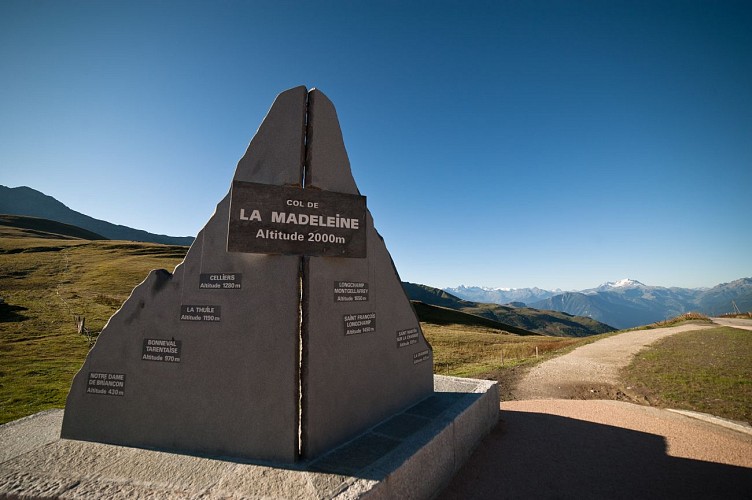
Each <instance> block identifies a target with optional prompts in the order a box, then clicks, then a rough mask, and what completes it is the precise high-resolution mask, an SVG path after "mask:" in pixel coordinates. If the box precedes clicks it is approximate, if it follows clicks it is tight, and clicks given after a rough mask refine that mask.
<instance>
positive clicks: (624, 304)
mask: <svg viewBox="0 0 752 500" xmlns="http://www.w3.org/2000/svg"><path fill="white" fill-rule="evenodd" d="M446 290H448V291H450V292H455V293H457V292H459V293H458V296H459V297H460V298H463V299H469V300H472V299H475V298H477V297H479V295H480V297H481V298H482V297H484V296H483V295H482V294H480V293H479V292H478V290H481V289H480V287H466V286H461V287H457V288H447V289H446ZM468 290H470V291H472V292H473V293H467V292H466V291H468ZM495 290H499V289H495ZM516 290H517V291H521V290H522V291H525V293H528V294H531V292H530V291H531V290H541V289H537V288H536V289H530V288H525V289H516ZM543 292H552V291H550V290H543ZM463 293H465V296H463ZM496 295H497V296H498V293H496ZM538 295H539V296H542V295H545V294H543V293H538ZM492 296H493V295H491V296H489V295H486V296H485V297H486V298H490V297H492ZM531 296H533V295H532V294H531ZM503 298H504V299H513V300H508V301H507V303H509V302H523V303H525V305H526V306H529V307H532V308H535V309H546V310H553V311H560V312H565V313H568V314H573V315H576V316H585V317H590V318H593V319H595V320H597V321H600V322H602V323H606V324H609V325H612V326H614V327H617V328H632V327H636V326H640V325H646V324H649V323H654V322H656V321H662V320H665V319H667V318H670V317H674V316H678V315H680V314H684V313H687V312H700V313H702V314H707V315H709V316H715V315H719V314H724V313H728V312H732V301H734V303H735V304H736V305H737V306H738V307H739V308H740V309H741V310H744V311H748V310H752V278H740V279H737V280H734V281H731V282H729V283H720V284H718V285H716V286H714V287H711V288H705V287H703V288H682V287H663V286H653V285H646V284H644V283H642V282H640V281H638V280H635V279H631V278H625V279H621V280H617V281H609V282H606V283H602V284H601V285H599V286H597V287H594V288H588V289H584V290H576V291H567V292H561V293H551V294H550V295H548V296H545V297H543V298H539V299H538V300H530V301H527V302H526V301H524V300H522V301H520V300H518V299H514V298H513V296H508V295H507V296H503ZM494 303H497V304H503V303H504V302H500V301H498V300H497V301H496V302H494ZM515 305H519V304H515Z"/></svg>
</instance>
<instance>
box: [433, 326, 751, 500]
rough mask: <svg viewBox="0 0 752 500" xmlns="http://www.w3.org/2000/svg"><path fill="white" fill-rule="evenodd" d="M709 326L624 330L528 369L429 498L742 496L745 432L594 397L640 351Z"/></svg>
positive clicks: (747, 465) (747, 457)
mask: <svg viewBox="0 0 752 500" xmlns="http://www.w3.org/2000/svg"><path fill="white" fill-rule="evenodd" d="M712 326H713V325H696V324H694V325H683V326H679V327H672V328H663V329H656V330H640V331H634V332H627V333H623V334H619V335H616V336H613V337H609V338H606V339H603V340H599V341H597V342H594V343H592V344H588V345H586V346H583V347H580V348H578V349H575V350H574V351H572V352H571V353H569V354H566V355H564V356H561V357H559V358H554V359H551V360H549V361H546V362H544V363H541V364H540V365H538V366H537V367H535V368H533V369H532V370H530V371H529V372H528V373H527V374H526V375H525V376H524V377H523V378H522V379H521V380H520V381H519V383H518V384H517V386H516V387H515V388H514V389H513V395H514V397H515V399H517V400H518V401H503V402H502V403H501V414H500V415H501V420H500V422H499V425H498V426H497V427H496V429H495V430H494V431H493V432H492V433H491V434H490V435H489V436H487V437H486V438H485V439H484V440H483V442H482V443H481V445H480V446H479V448H478V449H477V450H476V452H475V453H474V454H473V456H472V457H471V458H470V460H469V461H468V462H467V463H466V464H465V466H464V467H463V468H462V469H461V470H460V472H459V473H458V474H457V475H456V476H455V477H454V479H453V480H452V482H451V483H450V485H449V486H448V487H447V489H446V490H445V491H444V492H443V493H442V494H441V496H439V498H440V499H442V500H449V499H460V498H461V499H465V498H474V499H496V498H557V499H560V498H572V499H575V498H576V499H589V498H593V499H595V498H598V499H601V498H609V499H611V498H624V499H627V498H630V499H632V498H643V499H644V498H650V499H652V498H655V499H667V498H682V499H684V498H724V499H733V498H749V492H750V491H752V433H745V432H739V431H737V430H730V429H728V428H725V427H722V426H720V425H716V424H714V423H710V422H707V421H703V420H698V419H696V418H690V417H688V416H686V415H682V414H678V413H675V412H672V411H668V410H661V409H658V408H650V407H647V406H640V405H636V404H632V403H628V402H624V401H609V400H604V399H607V398H608V399H614V398H617V399H618V398H619V394H615V392H618V389H617V388H618V379H617V375H618V371H619V369H620V368H621V367H623V366H626V365H627V364H629V362H630V360H631V358H632V356H634V354H635V353H637V352H638V351H639V350H640V349H642V348H643V347H645V346H647V345H649V344H651V343H653V342H655V341H657V340H659V339H661V338H664V337H667V336H669V335H673V334H675V333H679V332H683V331H691V330H698V329H702V328H709V327H712ZM625 390H626V389H625ZM624 396H625V398H626V399H628V397H627V395H624ZM528 398H529V399H528ZM520 399H527V400H520ZM583 399H590V400H588V401H583Z"/></svg>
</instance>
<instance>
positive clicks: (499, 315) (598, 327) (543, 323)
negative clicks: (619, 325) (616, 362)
mask: <svg viewBox="0 0 752 500" xmlns="http://www.w3.org/2000/svg"><path fill="white" fill-rule="evenodd" d="M402 286H403V287H404V288H405V292H406V293H407V296H408V297H410V300H414V301H420V302H423V303H426V304H430V305H434V306H439V307H445V308H450V309H455V310H457V311H461V312H464V313H467V314H472V315H474V316H480V317H483V318H486V319H490V320H492V321H495V322H498V323H502V324H504V325H509V326H511V327H516V328H520V329H522V330H525V331H528V332H534V333H537V334H540V335H552V336H557V337H587V336H590V335H598V334H601V333H607V332H611V331H614V330H615V329H614V328H612V327H610V326H608V325H606V324H603V323H599V322H598V321H595V320H594V319H592V318H586V317H582V316H572V315H571V314H567V313H563V312H558V311H546V310H541V309H533V308H530V307H510V306H502V305H499V304H480V303H478V302H470V301H467V300H462V299H460V298H459V297H455V296H454V295H452V294H450V293H447V292H445V291H444V290H439V289H438V288H432V287H429V286H426V285H419V284H415V283H402Z"/></svg>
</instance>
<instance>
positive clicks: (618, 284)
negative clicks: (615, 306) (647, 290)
mask: <svg viewBox="0 0 752 500" xmlns="http://www.w3.org/2000/svg"><path fill="white" fill-rule="evenodd" d="M638 286H645V285H644V284H642V283H640V282H639V281H637V280H633V279H629V278H624V279H623V280H619V281H609V282H608V283H604V284H602V285H601V286H599V287H598V288H634V287H638Z"/></svg>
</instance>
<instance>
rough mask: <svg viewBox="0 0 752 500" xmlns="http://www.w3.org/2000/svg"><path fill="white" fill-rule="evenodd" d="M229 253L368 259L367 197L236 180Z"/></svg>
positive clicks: (229, 233) (228, 240)
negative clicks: (366, 257)
mask: <svg viewBox="0 0 752 500" xmlns="http://www.w3.org/2000/svg"><path fill="white" fill-rule="evenodd" d="M227 251H228V252H249V253H267V254H274V253H277V254H284V255H309V256H317V257H357V258H363V257H365V256H366V198H365V196H359V195H353V194H345V193H336V192H332V191H319V190H315V189H301V188H296V187H287V186H272V185H268V184H257V183H253V182H242V181H234V182H233V183H232V197H231V201H230V222H229V227H228V235H227Z"/></svg>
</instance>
